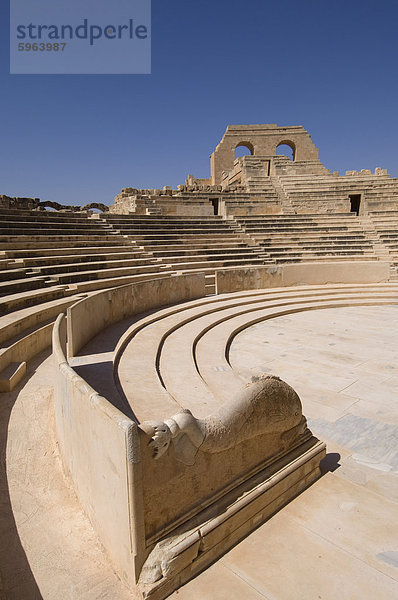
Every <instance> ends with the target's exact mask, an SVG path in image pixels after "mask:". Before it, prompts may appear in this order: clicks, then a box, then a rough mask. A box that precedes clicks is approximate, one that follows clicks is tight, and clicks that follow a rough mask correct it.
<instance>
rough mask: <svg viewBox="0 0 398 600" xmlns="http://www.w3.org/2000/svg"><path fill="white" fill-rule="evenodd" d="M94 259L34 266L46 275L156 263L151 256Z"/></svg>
mask: <svg viewBox="0 0 398 600" xmlns="http://www.w3.org/2000/svg"><path fill="white" fill-rule="evenodd" d="M95 258H96V260H95V261H89V262H74V263H67V264H62V265H60V264H54V265H51V266H40V267H36V269H37V272H38V273H43V274H46V275H58V274H61V273H70V272H77V271H85V272H87V271H88V270H90V271H91V270H93V269H95V270H96V271H101V270H103V269H110V268H119V267H125V268H130V267H141V266H149V265H151V264H156V261H154V260H153V259H151V258H148V257H143V258H131V259H123V260H103V261H101V260H100V258H99V257H98V256H96V257H95Z"/></svg>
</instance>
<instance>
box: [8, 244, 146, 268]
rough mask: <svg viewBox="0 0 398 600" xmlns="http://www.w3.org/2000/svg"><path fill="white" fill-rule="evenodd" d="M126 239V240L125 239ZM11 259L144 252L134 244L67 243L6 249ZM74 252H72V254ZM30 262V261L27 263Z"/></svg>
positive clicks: (60, 258) (43, 258) (63, 257)
mask: <svg viewBox="0 0 398 600" xmlns="http://www.w3.org/2000/svg"><path fill="white" fill-rule="evenodd" d="M124 241H125V240H124ZM4 252H5V253H6V254H7V256H8V257H9V259H12V260H15V261H18V260H24V261H25V260H30V259H31V260H33V261H34V260H52V259H53V260H58V259H59V260H61V261H62V260H64V259H68V258H69V257H70V256H71V257H73V256H76V257H83V259H84V258H85V257H86V256H89V255H92V256H96V255H97V254H98V253H99V254H101V255H102V254H103V253H112V254H119V253H121V254H123V253H126V252H143V250H142V249H140V247H139V246H137V245H136V244H134V243H133V242H132V243H131V244H128V245H125V244H122V243H121V244H117V245H115V246H109V245H106V246H83V247H82V248H76V247H74V246H70V245H67V246H65V247H63V248H59V247H49V248H28V249H24V250H22V249H17V250H5V251H4ZM71 252H72V254H71ZM27 264H29V263H27Z"/></svg>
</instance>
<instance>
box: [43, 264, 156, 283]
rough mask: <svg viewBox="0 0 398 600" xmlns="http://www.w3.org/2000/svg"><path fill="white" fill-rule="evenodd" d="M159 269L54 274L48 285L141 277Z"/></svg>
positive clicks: (144, 268) (144, 267)
mask: <svg viewBox="0 0 398 600" xmlns="http://www.w3.org/2000/svg"><path fill="white" fill-rule="evenodd" d="M160 269H161V265H159V264H158V263H156V264H155V265H144V266H141V267H119V268H110V269H106V268H105V269H101V270H94V271H72V272H69V273H56V274H53V275H51V278H50V279H49V280H48V283H49V284H51V285H53V284H54V283H58V284H70V283H77V282H84V281H92V280H96V279H110V278H116V277H122V276H124V275H126V276H128V275H141V274H149V273H158V272H159V270H160Z"/></svg>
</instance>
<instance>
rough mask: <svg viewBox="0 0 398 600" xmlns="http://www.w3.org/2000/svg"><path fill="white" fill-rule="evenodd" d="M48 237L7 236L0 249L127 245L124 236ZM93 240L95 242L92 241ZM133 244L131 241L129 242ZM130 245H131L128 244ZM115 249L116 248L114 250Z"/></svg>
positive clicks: (8, 254)
mask: <svg viewBox="0 0 398 600" xmlns="http://www.w3.org/2000/svg"><path fill="white" fill-rule="evenodd" d="M47 240H48V237H46V236H44V239H42V238H39V239H32V236H29V237H28V238H27V239H25V240H21V239H20V238H18V240H15V238H11V239H9V238H7V241H4V240H2V239H0V250H4V251H6V253H7V256H10V255H14V254H15V253H16V252H18V251H22V250H32V251H36V250H37V251H40V250H43V249H53V250H55V251H57V250H61V253H62V249H70V248H73V251H74V252H76V251H78V249H79V248H81V249H82V251H83V252H88V251H89V249H90V248H93V249H94V251H95V250H96V249H97V248H102V247H112V249H113V248H115V249H116V248H117V247H118V246H122V247H123V249H124V248H126V247H129V246H128V244H127V243H126V238H122V237H121V238H116V237H115V238H112V239H104V238H103V237H101V238H99V239H95V240H93V239H91V238H90V239H86V238H83V237H82V238H79V239H77V240H76V239H70V238H69V237H68V238H67V239H65V237H63V238H61V239H60V240H54V239H53V240H51V241H50V242H49V241H47ZM94 242H95V243H94ZM131 243H132V244H133V241H132V242H131ZM130 247H131V246H130ZM115 251H117V250H115Z"/></svg>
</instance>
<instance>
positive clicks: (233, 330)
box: [70, 284, 398, 422]
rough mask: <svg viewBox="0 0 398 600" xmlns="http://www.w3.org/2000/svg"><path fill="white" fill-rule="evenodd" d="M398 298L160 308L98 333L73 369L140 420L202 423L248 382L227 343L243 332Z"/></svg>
mask: <svg viewBox="0 0 398 600" xmlns="http://www.w3.org/2000/svg"><path fill="white" fill-rule="evenodd" d="M397 292H398V284H367V285H363V284H362V285H343V284H342V285H333V286H327V287H325V286H301V287H300V288H274V289H272V290H256V291H251V292H238V293H234V294H225V295H220V296H216V297H210V298H202V299H199V300H194V301H190V302H186V303H184V304H182V305H177V306H173V307H169V308H164V309H160V310H158V311H156V312H155V313H154V314H149V315H147V316H143V317H142V318H141V319H138V320H136V319H135V321H134V323H133V324H132V325H129V321H128V320H127V321H125V322H123V324H122V325H118V326H117V327H116V328H115V334H114V335H113V334H112V327H110V328H109V329H108V330H107V332H108V333H107V335H103V334H102V333H101V334H100V335H99V336H98V337H97V338H95V339H94V340H93V341H92V342H90V344H89V345H88V346H86V347H85V348H83V349H82V350H81V352H80V353H79V356H78V357H76V358H71V359H70V364H71V366H72V367H74V368H77V371H78V373H79V375H80V376H81V377H82V378H83V379H85V380H86V381H87V382H88V383H89V384H90V385H92V387H94V389H96V390H97V391H98V392H99V393H101V394H102V395H104V396H105V397H107V398H108V399H112V398H115V397H116V396H117V395H118V394H121V396H122V398H123V400H124V401H125V402H127V403H128V404H129V405H130V407H131V409H132V411H133V413H134V415H135V418H136V419H137V420H138V422H142V421H147V420H151V419H154V420H156V419H159V418H160V417H162V418H166V417H169V416H171V415H172V414H175V413H176V412H178V411H180V410H181V409H182V408H184V409H185V408H188V409H190V410H191V411H192V413H193V414H194V415H195V416H196V417H198V418H204V417H205V416H206V415H208V414H210V413H211V412H212V411H214V410H215V409H216V407H217V406H218V405H219V403H220V402H221V403H224V402H226V401H227V400H228V399H229V398H231V397H232V396H234V394H236V392H237V391H238V390H239V389H240V387H241V386H242V385H243V384H244V383H246V381H243V380H242V379H241V377H240V376H239V375H238V374H237V373H235V372H234V370H233V368H232V367H231V364H230V362H229V348H230V346H231V343H232V341H233V339H234V338H235V336H236V335H237V333H239V332H240V331H242V330H243V329H245V328H247V327H250V326H251V325H253V324H255V323H258V322H260V321H265V320H269V319H273V318H276V317H279V316H283V315H287V314H292V313H295V312H302V311H308V310H321V309H326V308H333V307H347V306H362V305H365V306H366V305H385V304H398V295H397ZM110 338H112V339H113V346H112V351H111V352H109V350H110V346H109V339H110ZM119 338H120V339H119ZM107 352H108V355H107V356H108V360H109V365H111V364H112V365H113V368H112V367H110V368H109V371H108V375H107V379H106V384H103V383H102V382H101V378H99V377H98V370H96V369H95V363H96V360H101V361H103V360H104V356H106V353H107ZM82 357H83V358H82ZM98 357H100V359H99V358H98ZM85 363H86V364H85ZM102 368H103V365H102V366H101V369H102ZM112 372H113V375H114V381H113V382H112V383H110V379H111V378H112ZM112 385H113V388H114V389H113V390H112V389H111V386H112ZM126 405H127V404H126Z"/></svg>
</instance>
